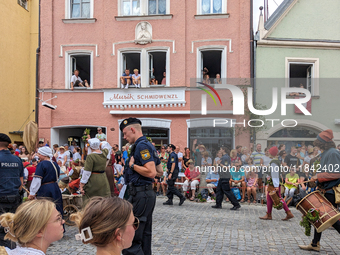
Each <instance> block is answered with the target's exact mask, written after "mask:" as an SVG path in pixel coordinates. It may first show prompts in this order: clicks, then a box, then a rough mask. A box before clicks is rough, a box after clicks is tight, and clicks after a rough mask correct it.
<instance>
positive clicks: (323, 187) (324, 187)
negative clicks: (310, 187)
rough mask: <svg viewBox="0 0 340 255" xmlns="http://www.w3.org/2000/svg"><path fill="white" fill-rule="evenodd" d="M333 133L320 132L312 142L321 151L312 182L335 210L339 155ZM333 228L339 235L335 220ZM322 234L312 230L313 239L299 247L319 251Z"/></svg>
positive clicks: (339, 223) (330, 131)
mask: <svg viewBox="0 0 340 255" xmlns="http://www.w3.org/2000/svg"><path fill="white" fill-rule="evenodd" d="M333 137H334V136H333V131H332V130H331V129H327V130H325V131H323V132H321V133H320V134H319V135H318V136H317V139H316V140H315V141H314V146H317V147H319V148H320V150H321V152H322V153H321V161H320V166H319V167H320V168H319V167H317V168H318V169H319V171H317V174H316V175H315V176H313V177H312V179H311V180H312V181H316V180H317V182H318V186H319V190H320V191H321V192H322V193H323V194H324V196H325V198H326V199H327V200H328V201H329V202H330V203H331V204H332V205H333V206H334V207H335V208H336V207H337V205H336V203H335V193H334V192H335V191H334V189H333V187H337V186H338V185H339V184H340V173H339V172H336V171H335V169H336V166H337V165H339V164H340V153H339V151H338V150H337V149H336V146H335V143H334V142H333V140H332V139H333ZM333 227H334V228H335V230H336V231H338V233H340V222H339V221H338V220H337V221H336V222H335V223H334V224H333ZM321 234H322V232H320V233H318V232H317V230H316V229H314V238H313V240H312V242H311V243H310V244H309V245H299V247H300V248H301V249H303V250H314V251H320V239H321Z"/></svg>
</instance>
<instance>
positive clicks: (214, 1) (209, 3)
mask: <svg viewBox="0 0 340 255" xmlns="http://www.w3.org/2000/svg"><path fill="white" fill-rule="evenodd" d="M197 5H198V14H221V13H226V12H227V0H198V2H197Z"/></svg>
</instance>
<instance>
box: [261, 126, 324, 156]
mask: <svg viewBox="0 0 340 255" xmlns="http://www.w3.org/2000/svg"><path fill="white" fill-rule="evenodd" d="M318 133H320V132H319V131H317V130H314V129H312V128H307V127H295V128H285V129H281V130H279V131H277V132H275V133H274V134H273V135H272V136H270V138H269V139H268V141H267V147H268V148H270V147H272V146H279V145H280V144H284V145H286V149H285V150H286V152H287V153H288V154H289V153H290V148H291V147H292V146H295V147H296V146H306V147H307V146H308V145H313V142H314V140H315V139H316V136H317V135H318Z"/></svg>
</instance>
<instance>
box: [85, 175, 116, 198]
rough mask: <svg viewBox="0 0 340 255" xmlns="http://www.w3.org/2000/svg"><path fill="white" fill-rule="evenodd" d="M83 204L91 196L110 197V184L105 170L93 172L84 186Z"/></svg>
mask: <svg viewBox="0 0 340 255" xmlns="http://www.w3.org/2000/svg"><path fill="white" fill-rule="evenodd" d="M84 191H85V195H83V205H85V204H86V202H87V200H88V199H90V198H91V197H110V196H111V191H110V185H109V181H108V180H107V177H106V174H105V172H104V173H102V174H93V173H92V174H91V176H90V178H89V180H88V182H87V183H86V184H85V186H84Z"/></svg>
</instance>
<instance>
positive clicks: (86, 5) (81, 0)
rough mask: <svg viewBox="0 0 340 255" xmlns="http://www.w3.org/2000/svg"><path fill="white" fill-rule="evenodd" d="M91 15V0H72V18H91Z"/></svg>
mask: <svg viewBox="0 0 340 255" xmlns="http://www.w3.org/2000/svg"><path fill="white" fill-rule="evenodd" d="M90 17H91V3H90V0H71V18H72V19H79V18H84V19H89V18H90Z"/></svg>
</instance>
